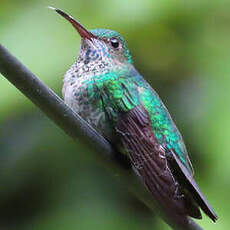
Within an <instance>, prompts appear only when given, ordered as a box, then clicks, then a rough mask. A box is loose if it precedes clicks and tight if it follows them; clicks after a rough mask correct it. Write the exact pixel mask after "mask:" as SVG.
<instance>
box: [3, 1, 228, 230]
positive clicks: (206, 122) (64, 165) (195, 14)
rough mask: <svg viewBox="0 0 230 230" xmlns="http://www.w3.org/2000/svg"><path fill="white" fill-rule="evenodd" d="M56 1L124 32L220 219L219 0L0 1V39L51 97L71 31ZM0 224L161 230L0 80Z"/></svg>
mask: <svg viewBox="0 0 230 230" xmlns="http://www.w3.org/2000/svg"><path fill="white" fill-rule="evenodd" d="M48 5H51V6H54V7H59V8H62V9H63V10H66V11H67V12H69V13H71V14H72V15H73V16H74V17H76V18H77V19H78V20H79V21H80V22H81V23H82V24H83V25H85V26H86V28H89V29H91V28H103V27H104V28H108V29H113V30H116V31H118V32H119V33H120V34H122V36H123V37H124V38H125V39H126V41H127V43H128V47H129V49H130V51H131V53H132V56H133V60H134V63H135V66H136V68H137V69H138V70H139V71H140V72H141V74H142V75H143V76H144V77H145V78H146V79H147V80H148V81H149V82H150V83H151V85H152V86H153V87H154V88H155V89H156V91H157V92H158V93H159V95H160V96H161V98H162V99H163V101H164V102H165V104H166V105H167V107H168V109H169V111H170V113H171V115H172V117H173V118H174V120H175V121H176V124H177V125H178V128H179V129H180V131H181V133H182V135H183V136H184V139H185V142H186V145H187V149H188V152H189V155H190V157H191V160H192V163H193V166H194V170H195V177H196V180H197V182H198V184H199V185H200V187H201V189H202V191H203V192H204V193H205V194H206V195H207V197H208V199H209V200H210V203H211V204H212V205H213V207H214V208H215V209H216V212H217V214H218V215H219V217H220V220H219V221H218V222H217V224H216V225H214V224H213V223H211V221H210V220H209V219H208V218H207V217H204V219H203V220H202V221H200V224H201V225H202V226H203V227H204V228H205V229H209V230H212V229H213V230H214V229H227V228H228V226H229V225H230V220H229V218H228V216H229V207H228V202H226V201H227V200H228V195H229V192H230V184H229V178H228V176H229V174H230V168H229V165H228V163H229V162H228V160H229V152H230V147H229V146H230V145H229V138H230V134H229V129H230V119H229V115H230V106H229V102H228V99H229V96H230V95H229V92H230V90H229V85H230V65H229V57H230V42H229V41H230V30H229V26H230V14H229V11H230V3H229V1H226V0H225V1H224V0H221V1H220V0H213V1H208V0H203V1H198V0H195V1H176V0H164V1H162V0H158V1H156V0H154V1H149V0H142V1H138V0H132V1H131V0H129V1H122V0H117V1H113V2H111V1H106V0H95V1H93V0H91V1H90V0H88V1H82V0H79V1H74V0H69V1H68V2H67V1H64V0H62V1H61V0H53V1H50V0H49V1H44V0H43V1H38V0H32V1H26V0H20V1H16V0H10V1H4V0H3V1H1V7H0V42H1V43H2V44H3V45H4V46H5V47H7V48H8V49H9V50H10V51H11V52H12V53H13V54H15V56H17V57H18V58H19V59H20V60H21V61H22V62H23V63H24V64H25V65H26V66H27V67H28V68H29V69H31V70H32V71H33V72H34V73H35V74H36V75H37V76H39V77H40V79H41V80H42V81H44V82H45V83H46V84H47V85H49V86H50V87H51V88H53V89H55V91H56V92H57V93H58V94H61V87H62V76H63V75H64V73H65V71H66V70H67V69H68V68H69V67H70V65H71V64H72V63H73V62H74V59H75V58H76V55H77V52H78V50H79V45H80V37H79V36H78V34H77V33H76V31H75V30H74V29H73V28H72V27H71V25H69V23H67V22H66V20H64V19H63V18H61V17H58V16H57V15H56V14H54V12H52V11H50V10H48V9H46V7H47V6H48ZM0 92H1V99H0V108H1V113H0V153H1V154H0V162H1V163H0V164H1V167H0V181H1V190H0V207H1V208H0V219H1V221H0V223H2V224H3V225H4V226H5V228H7V229H10V228H12V229H36V230H46V229H49V230H53V229H55V230H58V229H65V230H73V229H74V230H75V229H81V230H84V229H162V230H164V229H168V227H166V226H165V225H164V224H163V223H162V221H161V220H159V219H155V218H153V217H154V215H153V214H152V213H150V212H149V211H148V210H147V209H146V208H145V207H144V206H142V205H141V204H140V203H137V201H135V199H133V198H132V197H130V195H129V193H128V190H127V189H126V185H125V184H122V183H119V182H118V181H119V180H117V179H118V178H119V175H112V174H111V172H110V171H109V170H107V168H106V166H105V165H103V163H102V162H100V161H99V160H98V159H97V157H96V156H94V155H93V154H92V153H90V152H86V151H85V150H84V149H82V148H81V147H79V146H80V145H79V146H78V145H76V144H75V143H73V141H72V140H71V139H69V138H68V137H67V136H66V135H65V134H64V133H63V132H62V131H61V130H59V129H58V128H57V127H56V126H55V125H54V124H53V123H52V122H50V121H49V120H48V119H47V118H46V117H45V116H44V115H43V114H41V113H40V112H39V111H38V109H37V108H35V106H33V105H32V103H31V102H29V101H28V99H26V98H25V97H24V96H23V95H22V94H21V93H20V92H18V90H16V89H15V88H14V87H13V86H12V85H10V83H9V82H8V81H6V80H5V79H4V78H3V77H0Z"/></svg>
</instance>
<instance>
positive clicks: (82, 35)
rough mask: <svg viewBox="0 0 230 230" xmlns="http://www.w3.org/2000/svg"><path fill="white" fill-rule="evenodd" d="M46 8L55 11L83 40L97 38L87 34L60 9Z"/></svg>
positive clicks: (84, 29)
mask: <svg viewBox="0 0 230 230" xmlns="http://www.w3.org/2000/svg"><path fill="white" fill-rule="evenodd" d="M48 8H49V9H51V10H55V11H56V12H57V13H58V14H60V15H61V16H63V17H64V18H65V19H67V20H68V21H69V22H70V23H71V24H72V25H73V27H74V28H75V29H76V30H77V31H78V33H79V34H80V36H81V37H82V38H83V39H89V40H91V39H92V38H97V37H96V36H95V35H94V34H92V33H91V32H89V31H88V30H87V29H86V28H84V27H83V26H82V25H81V24H80V23H79V22H78V21H77V20H75V19H74V18H73V17H72V16H70V15H69V14H67V13H65V12H64V11H62V10H60V9H57V8H54V7H50V6H49V7H48Z"/></svg>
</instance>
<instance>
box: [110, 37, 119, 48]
mask: <svg viewBox="0 0 230 230" xmlns="http://www.w3.org/2000/svg"><path fill="white" fill-rule="evenodd" d="M110 43H111V45H112V47H113V48H118V47H119V45H120V43H119V40H118V39H117V38H111V39H110Z"/></svg>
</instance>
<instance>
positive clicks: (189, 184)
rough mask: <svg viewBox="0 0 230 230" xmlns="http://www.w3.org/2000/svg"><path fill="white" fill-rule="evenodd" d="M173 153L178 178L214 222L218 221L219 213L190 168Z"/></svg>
mask: <svg viewBox="0 0 230 230" xmlns="http://www.w3.org/2000/svg"><path fill="white" fill-rule="evenodd" d="M171 154H172V158H173V161H174V165H173V167H174V168H175V170H174V171H177V175H178V176H177V178H178V180H179V181H181V183H183V184H184V186H185V187H186V189H187V190H188V191H189V193H190V194H191V195H192V197H193V198H194V200H195V201H196V202H197V204H198V205H199V206H200V207H201V209H202V210H203V211H204V213H205V214H206V215H207V216H209V217H210V218H211V219H212V220H213V221H214V222H216V220H217V215H216V213H215V211H214V210H213V208H212V206H211V205H210V204H209V203H208V201H207V199H206V197H205V196H204V194H203V193H202V192H201V191H200V189H199V187H198V185H197V183H196V182H195V180H194V178H193V177H192V176H191V175H190V174H189V172H188V170H187V169H186V168H185V166H184V165H183V164H182V163H181V161H180V160H179V159H178V156H177V155H176V154H175V153H174V152H173V151H171ZM170 161H171V160H170Z"/></svg>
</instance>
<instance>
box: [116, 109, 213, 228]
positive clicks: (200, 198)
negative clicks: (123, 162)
mask: <svg viewBox="0 0 230 230" xmlns="http://www.w3.org/2000/svg"><path fill="white" fill-rule="evenodd" d="M116 131H117V133H118V134H119V137H120V139H121V141H122V144H123V145H124V147H125V149H126V151H127V152H128V155H129V158H130V160H131V163H132V165H133V168H134V171H135V172H136V173H137V174H138V175H139V176H140V177H141V179H142V181H143V183H144V184H145V185H146V187H147V188H148V190H149V191H150V192H151V193H152V195H153V197H154V198H155V200H156V201H157V203H158V205H159V207H160V208H161V209H162V211H163V213H166V215H167V216H169V217H170V218H172V219H173V221H174V222H176V223H178V224H179V225H180V226H181V225H182V226H186V224H187V221H188V219H187V216H191V217H194V218H199V219H200V218H201V213H200V210H199V207H198V206H200V207H201V208H202V210H203V211H204V212H205V213H206V214H207V215H208V216H209V217H210V218H211V219H212V220H213V221H215V220H216V219H217V216H216V214H215V212H214V211H213V209H212V207H211V206H210V205H209V204H208V201H207V200H206V198H205V197H204V195H203V194H202V193H201V192H200V190H199V188H198V185H197V184H196V183H195V181H194V179H193V177H192V175H191V174H190V173H189V172H188V170H187V169H186V168H185V166H184V165H183V164H182V163H181V161H180V160H179V159H178V156H177V155H176V154H175V153H174V152H171V151H168V150H167V149H165V148H164V147H163V146H162V145H160V144H159V143H158V141H157V139H156V137H155V136H154V133H153V131H152V126H151V121H150V119H149V115H148V112H147V110H146V109H145V108H144V107H143V106H141V105H140V106H136V107H135V108H134V109H132V110H130V111H128V112H122V113H120V114H119V115H118V121H117V126H116ZM168 156H170V157H168ZM172 166H173V167H172ZM184 188H185V189H184Z"/></svg>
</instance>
